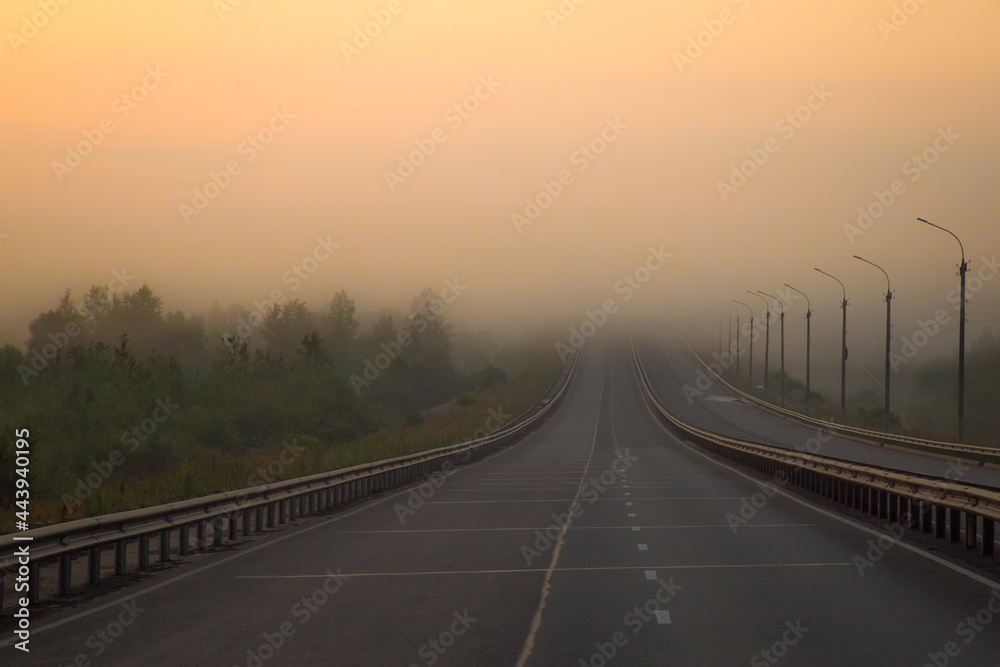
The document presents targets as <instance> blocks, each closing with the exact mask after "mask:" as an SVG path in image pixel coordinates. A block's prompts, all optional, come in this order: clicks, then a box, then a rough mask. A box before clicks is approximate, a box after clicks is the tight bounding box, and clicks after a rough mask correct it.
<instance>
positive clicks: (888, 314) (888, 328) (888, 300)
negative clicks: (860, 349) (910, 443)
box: [854, 255, 892, 433]
mask: <svg viewBox="0 0 1000 667" xmlns="http://www.w3.org/2000/svg"><path fill="white" fill-rule="evenodd" d="M854 259H860V260H861V261H862V262H865V263H866V264H871V265H872V266H874V267H875V268H876V269H878V270H879V271H881V272H882V273H883V274H885V426H884V429H883V430H885V432H886V433H888V432H889V380H890V379H891V377H892V376H891V375H889V355H890V354H891V350H890V348H889V341H890V340H891V337H892V285H891V284H890V283H889V274H888V273H886V272H885V269H883V268H882V267H881V266H879V265H878V264H876V263H875V262H869V261H868V260H867V259H865V258H864V257H858V256H857V255H855V256H854Z"/></svg>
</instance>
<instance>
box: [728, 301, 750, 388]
mask: <svg viewBox="0 0 1000 667" xmlns="http://www.w3.org/2000/svg"><path fill="white" fill-rule="evenodd" d="M733 301H734V302H736V303H738V304H740V305H741V306H743V307H744V308H746V309H747V310H749V311H750V371H749V372H748V373H747V380H748V381H749V382H750V387H751V388H752V387H753V333H754V332H753V308H751V307H750V306H748V305H747V304H745V303H743V302H742V301H736V299H733ZM736 312H737V313H739V311H736ZM739 329H740V318H739V315H738V314H737V316H736V332H737V334H738V333H739ZM736 344H737V346H738V345H739V336H737V337H736ZM739 353H740V348H739V347H737V348H736V367H737V368H739V365H740V357H739Z"/></svg>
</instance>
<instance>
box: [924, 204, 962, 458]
mask: <svg viewBox="0 0 1000 667" xmlns="http://www.w3.org/2000/svg"><path fill="white" fill-rule="evenodd" d="M917 220H919V221H920V222H922V223H924V224H927V225H930V226H931V227H937V228H938V229H940V230H941V231H943V232H948V233H949V234H951V235H952V236H954V237H955V240H956V241H958V247H959V248H960V249H961V250H962V263H961V264H959V265H958V275H959V279H960V281H961V290H962V302H961V304H960V305H959V309H960V310H959V314H958V317H959V322H958V442H962V440H963V437H964V435H965V274H966V272H967V271H968V270H969V263H968V262H966V261H965V246H963V245H962V240H961V239H959V238H958V237H957V236H955V234H954V233H952V232H951V231H949V230H947V229H945V228H944V227H941V226H940V225H935V224H934V223H933V222H927V221H926V220H924V219H923V218H917Z"/></svg>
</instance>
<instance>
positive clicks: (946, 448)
mask: <svg viewBox="0 0 1000 667" xmlns="http://www.w3.org/2000/svg"><path fill="white" fill-rule="evenodd" d="M684 344H685V345H687V346H688V349H689V350H691V354H693V355H694V356H695V358H696V359H697V360H698V362H699V363H700V364H701V365H702V366H704V367H705V368H706V369H707V370H708V372H709V373H711V375H712V377H714V378H715V379H717V380H718V381H719V382H721V383H722V384H723V385H725V387H726V388H727V389H729V390H730V391H732V392H733V393H735V394H738V395H739V396H740V397H742V398H745V399H747V400H748V401H752V402H753V403H755V404H756V405H758V406H760V407H762V408H764V409H766V410H770V411H772V412H774V413H776V414H778V415H781V416H782V417H787V418H790V419H795V420H798V421H801V422H804V423H806V424H809V425H811V426H818V427H821V428H825V429H826V430H828V431H834V432H836V433H841V434H847V435H853V436H856V437H858V438H863V439H865V440H874V441H877V442H881V443H883V444H885V443H898V444H901V445H908V446H910V447H920V448H924V449H932V450H937V451H943V452H949V453H953V454H973V455H976V456H982V457H986V458H990V459H993V462H996V463H1000V449H997V448H995V447H980V446H977V445H963V444H960V443H957V442H944V441H940V440H926V439H924V438H911V437H909V436H905V435H898V434H895V433H886V432H884V431H873V430H871V429H867V428H861V427H858V426H848V425H846V424H838V423H836V422H829V421H825V420H823V419H818V418H816V417H810V416H809V415H804V414H802V413H801V412H796V411H795V410H789V409H788V408H784V407H782V406H780V405H774V404H773V403H769V402H768V401H765V400H763V399H760V398H758V397H756V396H754V395H752V394H748V393H747V392H745V391H743V390H741V389H739V388H737V387H735V386H734V385H732V384H730V383H729V382H728V381H727V380H726V379H725V378H723V377H722V376H721V375H719V374H718V373H717V372H716V371H714V370H713V369H712V367H711V366H710V365H709V364H706V363H705V360H704V359H702V358H701V356H700V355H699V354H698V353H697V352H695V350H694V348H693V347H691V344H690V343H688V341H687V339H686V338H685V339H684ZM977 463H981V461H977Z"/></svg>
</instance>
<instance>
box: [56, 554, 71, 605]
mask: <svg viewBox="0 0 1000 667" xmlns="http://www.w3.org/2000/svg"><path fill="white" fill-rule="evenodd" d="M72 580H73V558H72V556H71V555H70V554H63V555H61V556H59V595H69V591H70V589H71V588H72V587H73V581H72Z"/></svg>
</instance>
